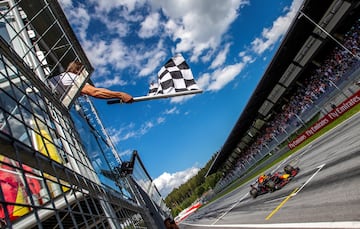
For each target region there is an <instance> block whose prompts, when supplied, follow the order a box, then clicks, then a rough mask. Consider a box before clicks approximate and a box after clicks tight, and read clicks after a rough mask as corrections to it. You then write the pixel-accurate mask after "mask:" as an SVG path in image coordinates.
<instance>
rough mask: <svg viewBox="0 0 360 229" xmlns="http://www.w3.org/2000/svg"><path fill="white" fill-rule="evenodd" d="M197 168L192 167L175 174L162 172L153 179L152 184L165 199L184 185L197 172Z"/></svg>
mask: <svg viewBox="0 0 360 229" xmlns="http://www.w3.org/2000/svg"><path fill="white" fill-rule="evenodd" d="M199 170H200V169H199V168H196V167H192V168H189V169H186V170H184V171H180V172H176V173H172V174H170V173H168V172H164V173H163V174H161V175H160V176H159V177H158V178H156V179H154V184H155V186H156V187H157V188H158V190H159V192H160V194H161V195H162V197H164V198H165V197H166V196H167V195H168V194H169V193H170V192H171V191H172V190H173V189H174V188H177V187H179V186H180V185H182V184H184V183H185V182H186V181H188V180H189V179H190V178H192V177H193V176H195V175H196V174H197V173H198V172H199Z"/></svg>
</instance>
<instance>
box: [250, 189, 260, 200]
mask: <svg viewBox="0 0 360 229" xmlns="http://www.w3.org/2000/svg"><path fill="white" fill-rule="evenodd" d="M250 195H251V196H252V198H254V199H255V198H256V197H257V196H258V190H257V189H256V188H252V189H251V190H250Z"/></svg>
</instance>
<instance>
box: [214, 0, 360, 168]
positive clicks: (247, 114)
mask: <svg viewBox="0 0 360 229" xmlns="http://www.w3.org/2000/svg"><path fill="white" fill-rule="evenodd" d="M359 6H360V3H359V2H358V1H355V0H352V1H351V0H350V1H342V0H333V1H317V0H305V1H304V3H303V6H302V7H301V8H300V10H299V12H298V15H297V16H296V17H295V18H294V20H293V22H292V24H291V25H290V27H289V29H288V31H287V33H286V35H285V36H284V37H283V40H282V43H281V44H280V46H279V48H278V50H277V52H276V54H275V55H274V57H273V59H272V60H271V62H270V64H269V66H268V67H267V69H266V71H265V72H264V74H263V76H262V78H261V80H260V82H259V84H258V85H257V87H256V89H255V90H254V92H253V94H252V96H251V98H250V100H249V101H248V103H247V105H246V107H245V108H244V110H243V112H242V113H241V115H240V117H239V118H238V120H237V122H236V123H235V125H234V127H233V129H232V131H231V132H230V134H229V136H228V138H227V140H226V141H225V143H224V145H223V147H222V148H221V150H220V151H219V152H218V154H217V156H216V158H215V160H214V162H213V164H212V166H211V168H210V169H209V171H208V173H207V175H209V174H211V173H214V172H216V171H219V170H220V169H223V168H224V167H226V166H228V167H231V166H229V165H227V164H229V163H230V164H231V163H234V161H236V159H237V158H239V156H241V155H242V154H244V152H245V151H246V149H247V148H248V147H249V146H250V145H251V144H252V143H253V142H254V141H255V140H256V136H257V135H258V134H260V133H261V130H262V128H263V127H264V126H265V124H266V123H267V121H268V120H270V119H271V117H272V115H273V114H274V111H275V110H276V109H279V108H280V107H281V106H282V105H284V103H285V101H286V100H288V99H289V94H290V92H291V91H292V89H294V87H295V86H296V85H297V84H298V81H299V80H300V79H301V78H303V76H305V75H306V74H308V73H309V71H310V70H311V69H313V68H314V65H316V64H318V63H321V61H322V60H323V59H324V57H323V56H324V54H325V53H327V52H329V50H331V49H333V48H334V47H335V46H337V45H338V44H337V43H336V39H341V35H342V34H344V33H345V32H346V31H347V29H349V27H351V26H352V24H353V23H354V21H355V20H357V19H358V18H359V14H360V13H359ZM319 27H320V28H319ZM322 28H323V29H325V32H324V31H323V30H322ZM327 33H329V34H331V35H330V36H329V35H328V34H327ZM287 96H288V97H287Z"/></svg>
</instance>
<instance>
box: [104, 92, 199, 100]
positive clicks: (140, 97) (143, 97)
mask: <svg viewBox="0 0 360 229" xmlns="http://www.w3.org/2000/svg"><path fill="white" fill-rule="evenodd" d="M202 92H203V90H201V89H198V90H190V91H182V92H176V93H172V94H158V95H146V96H138V97H134V98H133V99H134V102H141V101H146V100H154V99H165V98H171V97H176V96H184V95H192V94H199V93H202ZM106 103H107V104H117V103H122V101H121V100H120V99H113V100H108V101H107V102H106Z"/></svg>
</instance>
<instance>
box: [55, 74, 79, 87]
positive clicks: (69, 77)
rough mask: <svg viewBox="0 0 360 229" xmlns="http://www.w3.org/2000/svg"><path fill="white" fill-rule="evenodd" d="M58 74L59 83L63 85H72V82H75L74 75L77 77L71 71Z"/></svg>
mask: <svg viewBox="0 0 360 229" xmlns="http://www.w3.org/2000/svg"><path fill="white" fill-rule="evenodd" d="M59 76H60V79H61V83H62V84H63V85H64V86H70V85H73V84H74V82H75V79H76V77H78V75H76V74H75V73H72V72H63V73H61V74H60V75H59Z"/></svg>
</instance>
